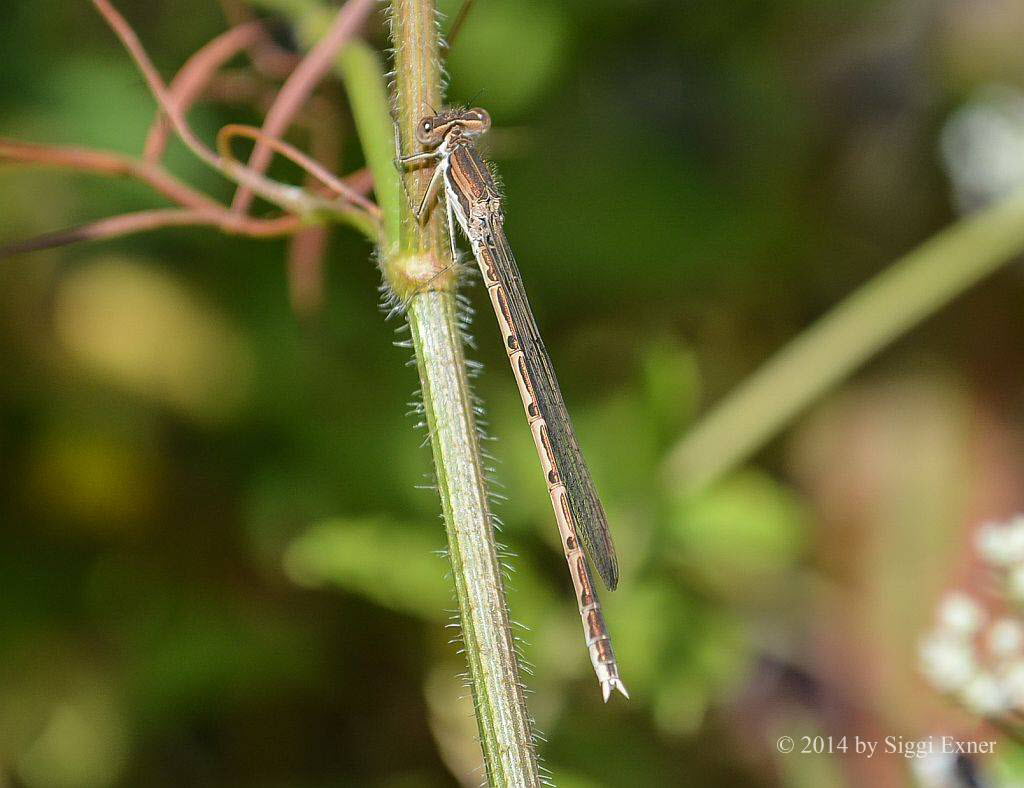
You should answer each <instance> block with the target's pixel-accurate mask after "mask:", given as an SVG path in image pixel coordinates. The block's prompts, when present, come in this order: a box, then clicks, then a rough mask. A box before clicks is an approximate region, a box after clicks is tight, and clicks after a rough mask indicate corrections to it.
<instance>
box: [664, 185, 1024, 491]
mask: <svg viewBox="0 0 1024 788" xmlns="http://www.w3.org/2000/svg"><path fill="white" fill-rule="evenodd" d="M1022 251H1024V191H1020V192H1016V193H1015V194H1013V195H1011V196H1010V197H1008V198H1006V199H1003V200H1002V201H1000V202H999V203H997V204H995V205H992V206H991V207H989V208H986V209H984V210H982V211H980V212H978V213H976V214H974V215H973V216H970V217H967V218H965V219H961V220H960V221H958V222H956V223H955V224H953V225H951V226H950V227H948V228H946V229H945V230H943V231H941V232H939V233H938V234H936V235H934V236H932V238H930V239H929V240H928V241H926V242H925V243H923V244H921V246H919V247H917V248H916V249H915V250H913V251H912V252H910V253H909V254H907V255H905V256H904V257H902V258H900V259H899V260H897V261H896V262H895V263H894V264H893V265H892V266H890V267H889V268H888V269H886V270H885V271H883V272H882V273H880V274H878V275H877V276H876V277H875V278H874V279H872V280H871V281H870V282H868V283H867V284H865V285H864V286H863V287H861V288H860V289H859V290H857V291H856V292H855V293H854V294H853V295H851V296H850V297H849V298H847V299H846V300H845V301H843V302H842V303H841V304H839V306H837V307H836V308H835V309H833V310H832V311H831V312H830V313H828V314H827V315H825V316H824V317H823V318H821V319H820V320H819V321H818V322H817V323H815V324H814V325H813V326H811V327H810V328H809V329H807V330H806V331H804V332H803V333H802V334H800V336H798V337H797V338H796V339H794V340H793V341H792V342H790V343H789V344H788V345H786V346H785V347H784V348H782V350H780V351H779V352H778V353H776V354H775V356H773V357H772V358H771V359H769V360H768V361H767V362H766V363H765V364H764V365H763V366H762V367H761V368H760V369H759V370H757V371H756V372H755V373H754V374H753V375H751V376H750V377H749V378H747V379H746V381H744V382H743V383H742V384H741V385H740V387H739V388H738V389H737V390H736V391H735V392H733V393H732V394H730V395H729V396H728V397H727V398H726V400H725V401H724V402H723V403H721V404H720V405H718V406H717V407H716V408H715V409H714V410H712V411H711V413H710V414H708V415H707V416H705V417H704V418H703V419H702V420H701V421H700V422H698V423H697V425H696V426H695V427H694V428H693V429H692V430H691V431H690V432H689V434H688V435H686V436H685V437H684V438H683V440H682V442H681V443H679V444H678V445H677V446H676V447H675V449H674V450H673V451H672V452H671V454H670V455H669V457H668V460H667V462H666V476H667V478H668V481H669V483H670V484H672V485H673V486H676V487H678V486H680V485H681V486H682V487H683V488H684V489H686V490H691V491H692V490H697V489H699V488H701V487H703V486H705V485H707V484H709V483H711V482H713V481H714V480H716V479H717V478H719V477H720V476H721V475H722V474H724V473H726V472H728V471H729V470H730V469H732V468H733V467H735V466H736V465H737V464H739V463H740V462H742V461H743V460H745V459H746V458H747V457H749V456H750V455H751V454H752V453H753V452H754V451H756V450H757V449H758V448H760V447H761V446H762V445H764V443H765V442H767V441H768V440H769V439H771V438H772V436H774V435H775V434H776V433H777V432H778V431H779V430H781V429H782V428H783V427H785V426H786V425H787V424H788V423H789V422H790V420H791V419H793V418H794V417H795V416H796V415H797V414H798V413H800V411H802V410H803V409H804V408H805V407H807V406H808V405H809V404H810V403H811V402H813V401H814V400H815V399H816V398H817V397H819V396H821V394H822V393H823V392H825V391H826V390H828V389H829V388H830V387H831V386H833V385H835V384H836V383H837V382H838V381H840V380H842V379H843V378H844V377H846V376H847V375H849V374H850V373H851V372H852V371H853V370H854V369H856V368H857V367H858V366H859V365H860V364H862V363H863V362H864V361H865V360H867V359H868V358H870V357H871V356H872V355H874V354H875V353H877V352H878V351H879V350H881V349H882V348H884V347H885V346H886V345H888V344H889V343H890V342H892V341H893V340H895V339H896V338H897V337H899V336H901V335H902V334H904V333H905V332H906V331H907V330H909V329H910V328H912V327H913V326H915V325H916V324H917V323H919V322H920V321H921V320H923V319H924V318H926V317H928V316H929V315H930V314H932V313H933V312H934V311H935V310H937V309H938V308H939V307H941V306H943V305H944V304H946V303H948V302H949V301H950V300H951V299H953V298H955V297H956V296H957V295H959V294H960V293H962V292H963V291H964V290H966V289H967V288H969V287H970V286H971V285H973V284H975V283H976V282H977V281H978V280H980V279H981V278H982V277H984V276H986V275H988V274H990V273H991V272H992V271H995V270H996V269H997V268H999V266H1001V265H1002V264H1004V263H1005V262H1007V261H1008V260H1009V259H1011V258H1012V257H1013V256H1014V255H1016V254H1018V253H1020V252H1022Z"/></svg>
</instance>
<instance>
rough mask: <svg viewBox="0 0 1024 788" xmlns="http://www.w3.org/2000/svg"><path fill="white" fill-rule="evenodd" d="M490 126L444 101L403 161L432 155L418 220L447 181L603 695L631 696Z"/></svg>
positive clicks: (594, 526)
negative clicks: (516, 249) (483, 147)
mask: <svg viewBox="0 0 1024 788" xmlns="http://www.w3.org/2000/svg"><path fill="white" fill-rule="evenodd" d="M490 125H491V118H490V116H489V115H488V114H487V112H486V111H485V110H482V109H462V110H457V109H450V110H447V111H445V112H442V113H440V114H436V115H431V116H429V117H425V118H423V119H422V120H420V122H419V124H418V125H417V127H416V141H417V142H418V143H419V144H420V145H421V146H422V147H423V149H424V150H423V152H421V153H418V154H415V155H412V156H408V157H405V158H403V159H401V162H402V164H404V165H406V166H409V165H413V164H417V163H420V162H431V161H432V162H435V163H436V167H435V171H434V174H433V176H432V177H431V179H430V183H429V185H428V187H427V190H426V192H425V193H424V195H423V199H422V200H421V202H420V204H419V208H418V209H417V212H416V213H417V218H419V219H420V220H421V221H422V219H423V218H424V217H425V216H426V214H427V210H428V209H429V207H430V205H431V204H432V203H433V201H434V200H435V199H437V197H438V192H439V189H440V187H441V185H442V184H443V185H444V194H445V204H446V207H447V213H448V227H449V232H450V233H451V241H452V252H453V256H454V252H455V220H457V221H458V224H459V227H461V228H462V231H463V233H465V235H466V238H468V239H469V243H470V245H471V246H472V248H473V255H474V257H476V261H477V264H478V265H479V266H480V271H481V273H482V274H483V279H484V284H485V285H486V286H487V292H488V293H489V294H490V298H491V303H492V304H493V305H494V313H495V314H496V315H497V317H498V325H499V326H500V328H501V334H502V337H503V338H504V341H505V350H506V352H507V353H508V359H509V363H510V364H511V365H512V374H513V375H514V377H515V379H516V384H517V385H518V387H519V393H520V395H521V396H522V400H523V407H524V408H525V409H526V418H527V421H528V422H529V424H530V429H531V431H532V433H533V441H534V444H535V445H536V447H537V454H538V455H539V457H540V463H541V467H542V468H543V470H544V474H545V476H546V478H547V486H548V493H549V494H550V496H551V505H552V506H553V507H554V510H555V520H556V521H557V522H558V530H559V533H560V535H561V541H562V549H563V551H564V552H565V560H566V561H567V562H568V564H569V573H570V574H571V575H572V581H573V585H574V586H575V589H576V601H577V604H578V606H579V611H580V618H581V619H582V621H583V631H584V635H585V636H586V639H587V649H588V650H589V652H590V661H591V663H592V664H593V666H594V672H595V673H596V674H597V678H598V680H599V681H600V682H601V692H602V694H603V696H604V699H605V701H607V700H608V698H609V696H610V695H611V693H612V691H613V690H615V689H617V690H619V692H621V693H622V694H623V695H625V696H626V697H627V698H628V697H629V693H628V692H627V691H626V686H625V685H624V684H623V683H622V679H621V678H620V677H619V666H618V664H617V663H616V661H615V652H614V651H613V650H612V642H611V637H610V635H609V634H608V627H607V626H606V625H605V622H604V616H603V615H602V612H601V603H600V601H599V600H598V598H597V591H596V590H595V588H594V582H593V579H592V578H591V575H590V570H589V568H588V566H587V559H586V557H585V556H584V553H583V550H582V549H581V543H582V547H583V548H586V551H587V554H588V555H589V556H590V559H591V560H592V561H593V562H594V564H595V565H596V566H597V570H598V572H600V574H601V577H602V578H603V579H604V582H605V584H606V585H607V586H608V588H609V589H611V590H613V589H614V588H615V586H616V585H618V582H619V567H618V562H617V560H616V557H615V547H614V545H613V544H612V538H611V534H610V533H609V531H608V519H607V517H606V516H605V513H604V507H602V506H601V501H600V499H599V498H598V496H597V490H596V489H595V487H594V482H593V480H592V479H591V478H590V471H589V470H588V469H587V464H586V462H585V461H584V459H583V454H582V453H581V452H580V447H579V443H578V442H577V440H576V433H575V431H574V430H573V427H572V422H571V421H570V419H569V412H568V410H566V407H565V402H564V400H563V399H562V392H561V390H560V389H559V387H558V380H557V379H556V378H555V371H554V368H553V367H552V364H551V358H550V356H548V352H547V350H546V349H545V347H544V342H543V341H542V340H541V338H540V332H539V331H538V329H537V324H536V322H535V321H534V319H533V313H532V311H531V310H530V304H529V301H528V300H527V298H526V291H525V290H524V289H523V282H522V276H521V275H520V273H519V268H518V267H517V266H516V261H515V257H514V256H513V255H512V249H511V247H510V246H509V243H508V239H507V238H506V237H505V230H504V215H503V213H502V207H501V194H500V192H499V190H498V187H497V184H496V183H495V181H494V177H493V176H492V175H491V170H490V168H489V167H488V165H487V163H486V162H485V161H484V160H483V158H481V156H480V153H479V152H478V151H477V149H476V146H475V145H474V143H473V139H474V137H478V136H479V135H481V134H483V133H484V132H485V131H487V129H488V128H490Z"/></svg>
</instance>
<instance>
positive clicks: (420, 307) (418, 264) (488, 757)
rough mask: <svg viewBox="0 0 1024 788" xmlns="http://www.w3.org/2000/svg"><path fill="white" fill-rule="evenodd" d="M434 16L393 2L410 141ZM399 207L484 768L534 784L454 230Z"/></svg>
mask: <svg viewBox="0 0 1024 788" xmlns="http://www.w3.org/2000/svg"><path fill="white" fill-rule="evenodd" d="M436 19H437V17H436V9H435V7H434V3H433V2H431V1H430V0H395V2H394V3H393V4H392V17H391V23H392V28H391V32H392V39H393V45H394V47H395V90H396V106H395V110H396V115H397V117H396V122H397V123H398V127H399V132H400V136H401V139H402V140H404V141H410V140H413V139H415V136H414V130H415V126H416V123H417V121H418V120H419V118H420V117H422V116H423V115H425V114H428V112H429V107H431V106H433V107H438V106H440V105H441V104H442V94H441V73H440V68H439V65H438V63H439V57H438V41H439V35H438V30H437V23H436ZM405 152H408V151H405ZM429 177H430V173H429V172H428V171H424V170H422V169H421V170H418V171H413V172H410V173H408V174H407V175H406V180H405V188H406V193H407V194H410V195H415V196H417V197H418V196H419V195H421V194H422V193H423V190H424V189H425V188H426V185H427V182H428V180H429ZM403 202H404V204H403V205H402V212H403V216H402V221H401V225H400V237H399V253H398V254H397V255H396V256H395V258H394V259H393V260H391V261H387V262H386V264H385V276H386V277H387V279H388V283H389V285H390V286H391V287H392V288H393V289H394V291H395V293H396V294H397V295H398V296H399V297H400V298H402V299H408V302H409V307H408V318H409V325H410V327H411V333H412V340H413V347H414V348H415V351H416V362H417V367H418V369H419V374H420V380H421V382H422V390H423V405H424V407H425V410H426V421H427V426H428V428H429V430H430V440H431V446H432V448H433V454H434V467H435V472H436V475H437V485H438V491H439V493H440V495H441V504H442V509H443V511H444V520H445V526H446V529H447V535H448V553H449V557H450V559H451V565H452V575H453V577H454V580H455V591H456V596H457V598H458V604H459V612H460V623H461V625H462V639H463V643H464V646H465V653H466V659H467V662H468V665H469V680H470V687H471V689H472V693H473V700H474V705H475V709H476V718H477V726H478V729H479V732H480V745H481V748H482V750H483V757H484V765H485V768H486V770H487V777H488V782H489V784H490V785H492V786H538V785H540V784H541V781H540V777H539V773H538V769H537V756H536V749H535V746H534V739H533V730H532V721H531V719H530V716H529V713H528V711H527V709H526V701H525V697H524V694H523V689H522V685H521V683H520V681H519V665H518V661H517V658H516V654H515V647H514V640H513V636H512V630H511V626H510V624H509V618H508V610H507V602H506V598H505V590H504V584H503V582H502V572H501V564H500V562H499V560H498V552H497V547H496V545H495V542H494V529H493V526H492V522H491V516H490V512H489V510H488V506H487V480H486V477H485V474H484V470H483V461H482V459H481V455H480V445H479V435H478V431H477V427H476V419H475V415H474V409H473V396H472V392H471V391H470V387H469V380H468V377H467V374H466V364H465V359H464V357H463V343H462V334H461V329H460V325H459V314H458V306H457V304H456V301H455V295H454V277H453V276H452V275H451V271H452V270H453V269H452V260H451V256H450V251H449V241H448V231H447V227H446V225H445V223H444V220H443V218H444V217H443V211H438V210H435V211H432V214H431V217H430V220H429V221H428V222H426V224H425V225H420V224H419V223H418V222H417V221H416V220H415V217H414V216H413V214H412V202H411V201H410V200H408V199H407V200H404V201H403Z"/></svg>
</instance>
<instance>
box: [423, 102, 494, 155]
mask: <svg viewBox="0 0 1024 788" xmlns="http://www.w3.org/2000/svg"><path fill="white" fill-rule="evenodd" d="M490 127H491V116H490V115H488V114H487V110H485V109H480V108H479V107H474V108H473V109H449V110H446V111H444V112H441V113H439V114H437V115H428V116H427V117H425V118H423V119H421V120H420V122H419V123H417V124H416V141H417V142H418V143H419V144H420V145H423V146H424V147H426V148H436V147H437V146H438V145H440V144H441V142H442V141H443V140H444V139H445V137H447V136H448V135H449V134H456V135H460V134H461V135H464V136H467V137H476V136H479V135H480V134H483V133H484V132H485V131H487V129H489V128H490Z"/></svg>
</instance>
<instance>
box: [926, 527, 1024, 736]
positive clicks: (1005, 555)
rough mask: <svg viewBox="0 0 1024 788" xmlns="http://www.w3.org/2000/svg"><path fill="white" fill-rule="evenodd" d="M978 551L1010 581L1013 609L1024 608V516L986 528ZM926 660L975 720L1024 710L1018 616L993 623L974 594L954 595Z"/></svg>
mask: <svg viewBox="0 0 1024 788" xmlns="http://www.w3.org/2000/svg"><path fill="white" fill-rule="evenodd" d="M975 546H976V548H977V550H978V553H979V554H980V555H981V557H982V558H983V559H984V561H985V563H987V564H988V565H990V566H991V567H992V568H993V569H995V570H997V571H998V573H999V576H1000V577H1001V578H1003V579H1004V580H1005V588H1006V594H1007V597H1008V602H1010V604H1011V606H1014V605H1020V604H1022V603H1024V516H1020V515H1019V516H1017V517H1015V518H1013V519H1012V520H1011V521H1010V522H1008V523H986V524H985V525H983V526H982V527H981V528H979V529H978V533H977V540H976V543H975ZM920 659H921V668H922V670H923V672H924V674H925V676H927V677H928V679H929V680H930V681H931V682H932V684H933V685H934V686H935V687H936V688H937V689H939V690H941V691H942V692H945V693H948V694H949V695H952V696H953V697H955V698H956V699H957V700H958V701H959V702H960V703H962V704H963V705H964V706H965V707H966V708H968V709H969V710H971V711H972V712H974V713H975V714H979V715H981V716H985V717H997V716H1000V715H1002V714H1005V713H1007V712H1009V711H1019V710H1024V622H1022V620H1021V619H1020V618H1019V617H1018V616H1014V615H1004V616H1000V617H997V618H991V617H990V616H989V614H988V613H987V611H986V610H985V608H984V607H982V605H981V604H979V603H978V602H977V601H976V600H975V599H974V598H972V597H971V596H969V595H968V594H966V593H963V592H959V591H956V592H951V593H949V594H947V595H946V597H945V598H944V599H943V600H942V602H941V604H940V605H939V611H938V624H937V625H936V627H935V629H934V630H933V631H932V632H931V633H929V634H928V635H927V637H925V638H924V640H923V641H922V642H921V647H920Z"/></svg>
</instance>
